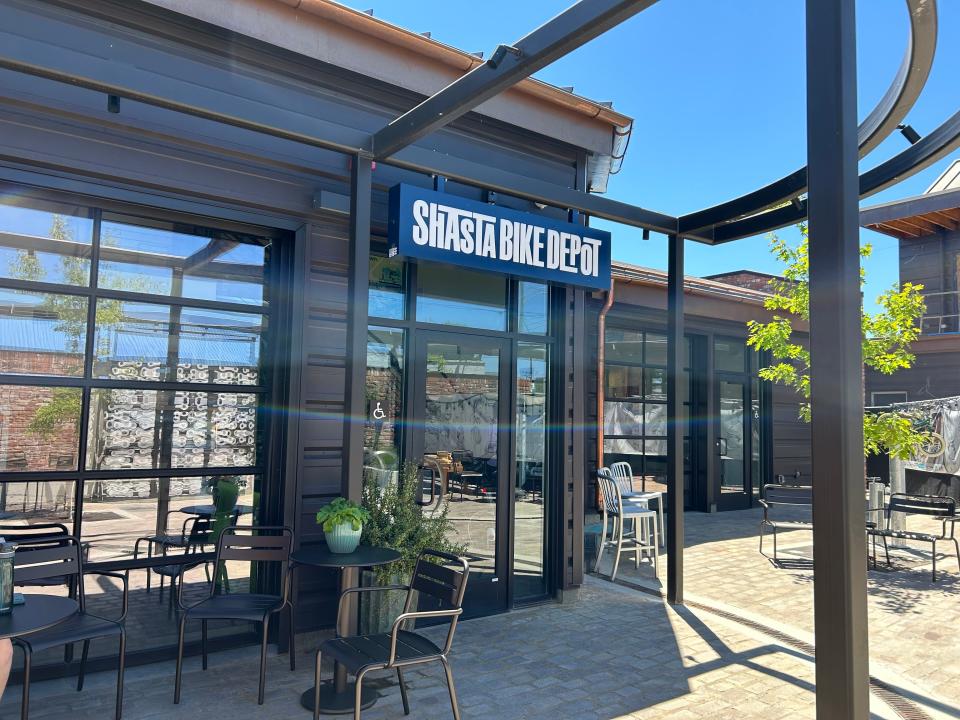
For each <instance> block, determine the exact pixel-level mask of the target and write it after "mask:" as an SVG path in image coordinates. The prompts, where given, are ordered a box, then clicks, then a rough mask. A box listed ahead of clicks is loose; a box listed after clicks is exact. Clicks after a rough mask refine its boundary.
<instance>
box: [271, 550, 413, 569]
mask: <svg viewBox="0 0 960 720" xmlns="http://www.w3.org/2000/svg"><path fill="white" fill-rule="evenodd" d="M290 559H291V560H292V561H293V562H295V563H297V564H298V565H312V566H314V567H333V568H346V567H375V566H377V565H389V564H390V563H392V562H396V561H397V560H399V559H400V553H398V552H397V551H396V550H391V549H390V548H380V547H371V546H370V545H358V546H357V549H356V550H354V551H353V552H352V553H334V552H330V550H329V549H328V548H325V547H309V548H300V549H299V550H296V551H294V552H292V553H290Z"/></svg>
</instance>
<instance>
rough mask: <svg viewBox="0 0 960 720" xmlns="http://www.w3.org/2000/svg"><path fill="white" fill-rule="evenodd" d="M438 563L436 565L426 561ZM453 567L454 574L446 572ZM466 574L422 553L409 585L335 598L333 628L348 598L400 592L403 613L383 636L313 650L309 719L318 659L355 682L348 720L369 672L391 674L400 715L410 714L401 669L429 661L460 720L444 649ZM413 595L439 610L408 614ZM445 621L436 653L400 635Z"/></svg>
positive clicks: (422, 640)
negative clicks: (427, 621)
mask: <svg viewBox="0 0 960 720" xmlns="http://www.w3.org/2000/svg"><path fill="white" fill-rule="evenodd" d="M431 558H433V559H435V560H441V561H442V562H443V564H437V563H435V562H433V561H432V560H431ZM450 565H458V566H459V568H458V569H454V568H452V567H449V566H450ZM469 575H470V565H469V563H467V561H466V560H463V559H462V558H458V557H457V556H455V555H451V554H449V553H445V552H440V551H439V550H429V549H427V550H423V551H422V552H421V553H420V556H419V557H418V558H417V564H416V567H415V568H414V570H413V577H412V578H411V580H410V584H409V585H385V586H380V587H358V588H349V589H347V590H345V591H344V592H343V594H341V595H340V603H339V605H338V607H337V625H336V626H337V627H340V614H341V613H342V612H343V609H344V600H345V599H346V598H347V597H349V596H350V595H351V594H354V593H367V592H379V591H384V590H405V591H406V592H407V601H406V603H405V604H404V606H403V612H402V613H401V614H400V615H398V616H397V617H396V619H395V620H394V621H393V627H392V629H391V630H390V632H389V633H384V634H381V635H360V636H353V637H340V636H337V637H335V638H332V639H330V640H327V641H326V642H324V643H323V644H322V645H320V649H319V650H317V666H316V670H315V678H314V679H315V682H316V685H315V688H316V689H315V691H314V692H315V695H314V703H313V707H314V711H313V718H314V720H319V718H320V667H321V660H322V658H323V655H325V654H327V655H331V656H332V657H333V659H334V660H336V661H337V662H339V663H341V664H342V665H344V666H345V667H346V669H347V672H350V673H353V674H354V675H355V676H356V678H357V681H356V685H355V692H356V696H355V701H354V706H353V718H354V720H360V703H361V699H360V698H361V695H362V693H363V678H364V676H366V674H367V673H368V672H371V671H373V670H394V669H395V670H396V671H397V681H398V682H399V683H400V698H401V700H402V701H403V713H404V715H409V714H410V703H409V701H408V699H407V686H406V684H405V683H404V681H403V669H404V668H408V667H411V666H413V665H423V664H425V663H430V662H440V663H441V664H442V665H443V671H444V673H445V674H446V677H447V690H448V691H449V692H450V707H451V708H452V709H453V717H454V720H460V708H459V707H458V705H457V691H456V689H455V688H454V685H453V673H452V671H451V670H450V660H449V658H448V657H447V656H448V655H449V654H450V648H451V646H452V645H453V634H454V632H456V629H457V620H458V619H459V617H460V615H461V613H463V594H464V592H465V591H466V589H467V578H468V576H469ZM414 593H418V594H419V597H420V598H426V597H429V598H431V599H433V600H434V601H436V602H438V603H439V605H440V607H441V609H439V610H424V611H416V612H414V611H411V607H412V606H413V598H414ZM441 617H446V618H450V627H449V629H448V630H447V639H446V642H445V643H444V646H443V648H442V649H441V648H439V647H438V646H437V645H435V644H434V643H433V642H432V641H430V640H428V639H427V638H426V637H424V636H423V635H420V634H419V633H416V632H413V631H408V630H403V629H402V628H403V626H404V624H406V623H407V622H408V621H413V622H415V621H416V620H417V619H420V618H441Z"/></svg>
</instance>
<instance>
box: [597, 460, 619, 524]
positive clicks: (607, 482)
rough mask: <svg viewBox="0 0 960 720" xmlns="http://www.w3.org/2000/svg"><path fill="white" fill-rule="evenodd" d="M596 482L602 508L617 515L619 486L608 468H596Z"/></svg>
mask: <svg viewBox="0 0 960 720" xmlns="http://www.w3.org/2000/svg"><path fill="white" fill-rule="evenodd" d="M597 484H598V485H599V486H600V496H601V497H602V498H603V509H604V510H605V511H606V512H607V513H609V514H611V515H619V514H620V504H621V503H620V488H619V486H618V485H617V482H616V481H615V480H614V479H613V473H611V472H610V469H609V468H605V467H604V468H600V469H599V470H597Z"/></svg>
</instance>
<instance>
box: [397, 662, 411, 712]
mask: <svg viewBox="0 0 960 720" xmlns="http://www.w3.org/2000/svg"><path fill="white" fill-rule="evenodd" d="M397 680H398V681H399V682H400V699H401V700H403V714H404V715H409V714H410V701H409V700H408V699H407V684H406V683H405V682H404V681H403V670H401V669H400V668H397Z"/></svg>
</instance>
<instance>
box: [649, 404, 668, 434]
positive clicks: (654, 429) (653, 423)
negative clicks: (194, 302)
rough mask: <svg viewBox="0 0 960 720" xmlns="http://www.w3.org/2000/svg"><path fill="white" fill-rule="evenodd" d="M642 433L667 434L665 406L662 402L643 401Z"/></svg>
mask: <svg viewBox="0 0 960 720" xmlns="http://www.w3.org/2000/svg"><path fill="white" fill-rule="evenodd" d="M644 408H645V409H644V411H643V417H644V424H643V434H644V435H650V436H653V437H666V436H667V406H666V404H664V403H650V402H648V403H644Z"/></svg>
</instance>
